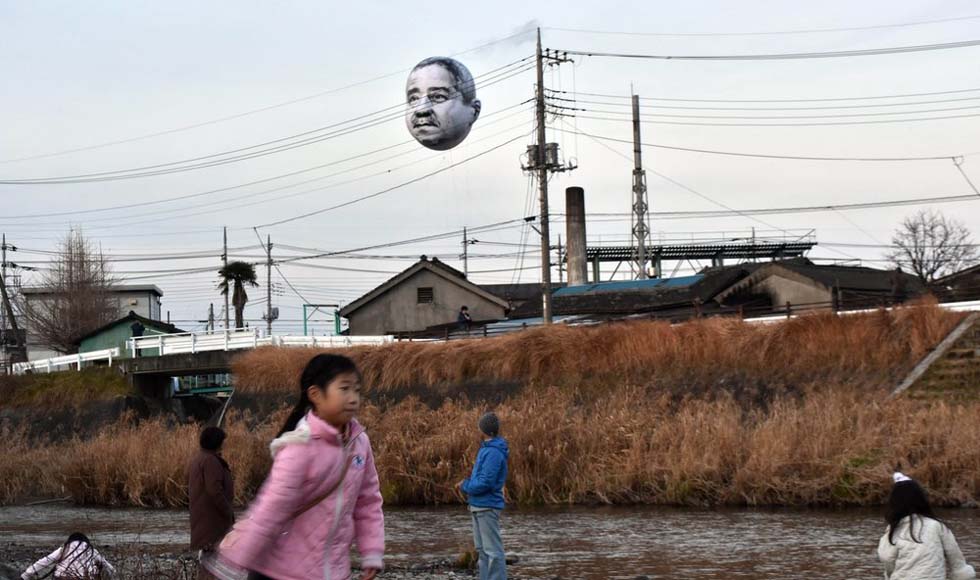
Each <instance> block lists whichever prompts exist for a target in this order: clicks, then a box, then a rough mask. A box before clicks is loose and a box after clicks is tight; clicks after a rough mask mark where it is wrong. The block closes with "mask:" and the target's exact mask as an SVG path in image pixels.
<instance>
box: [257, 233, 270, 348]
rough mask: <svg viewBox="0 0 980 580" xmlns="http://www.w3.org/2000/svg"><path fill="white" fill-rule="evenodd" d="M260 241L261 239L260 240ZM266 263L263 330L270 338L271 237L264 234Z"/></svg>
mask: <svg viewBox="0 0 980 580" xmlns="http://www.w3.org/2000/svg"><path fill="white" fill-rule="evenodd" d="M260 241H261V239H260ZM266 243H267V245H266V256H267V259H266V262H265V299H266V305H265V329H266V334H267V335H268V336H272V235H270V234H266Z"/></svg>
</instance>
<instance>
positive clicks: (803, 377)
mask: <svg viewBox="0 0 980 580" xmlns="http://www.w3.org/2000/svg"><path fill="white" fill-rule="evenodd" d="M957 320H958V317H957V316H956V315H951V314H948V313H944V312H942V311H939V310H938V309H930V308H920V309H907V310H899V311H896V312H894V313H883V312H882V313H875V314H871V315H866V316H853V317H840V318H838V317H836V316H823V315H818V316H812V317H807V318H805V319H799V320H794V321H791V322H789V323H786V324H782V325H777V326H771V327H756V326H748V325H745V324H743V323H741V322H738V321H733V320H709V321H703V322H695V323H691V324H685V325H680V326H674V327H671V326H668V325H666V324H663V323H636V324H617V325H610V326H601V327H594V328H564V327H557V328H554V329H548V330H540V331H529V332H525V333H521V334H518V335H514V336H507V337H503V338H499V339H494V340H486V341H462V342H455V343H449V344H398V345H393V346H390V347H384V348H373V349H359V350H356V351H354V352H353V353H352V354H353V355H354V356H355V358H357V359H358V361H359V363H360V366H361V368H362V369H363V371H364V374H365V382H366V383H367V384H368V385H369V387H373V388H375V389H378V390H379V391H381V392H385V391H391V390H395V389H399V388H405V387H415V388H421V389H434V390H436V391H437V392H446V393H448V394H451V393H453V389H454V385H458V384H461V383H465V382H470V381H483V382H493V381H518V382H521V383H523V384H525V385H530V386H533V388H525V389H523V390H521V391H520V392H517V393H514V394H512V395H510V396H508V397H506V398H505V399H504V400H503V401H502V402H501V403H500V404H499V405H498V406H497V408H496V410H497V412H498V414H499V415H500V416H501V418H502V420H503V425H504V435H505V436H506V437H507V438H508V440H509V441H510V444H511V450H512V453H511V458H510V478H509V482H508V487H507V494H508V496H509V498H510V500H511V501H513V502H516V503H518V504H539V503H589V502H605V503H652V504H680V505H706V504H726V505H871V504H877V503H880V501H881V500H882V499H883V497H884V495H885V493H886V492H887V490H888V487H889V474H890V472H891V469H892V468H893V467H894V466H895V465H896V463H901V464H902V465H903V466H904V468H905V469H906V470H907V471H909V472H910V473H911V474H912V475H913V476H914V477H916V478H917V479H919V480H920V481H922V482H923V483H924V484H925V485H926V486H927V487H928V488H929V489H930V491H931V493H932V495H933V497H934V498H935V499H936V501H937V502H938V503H940V504H948V505H955V504H960V503H963V502H967V501H970V500H972V499H973V498H974V497H976V496H977V494H978V493H980V446H977V444H976V442H977V441H980V420H978V419H980V402H976V401H972V402H971V401H966V402H964V403H963V404H962V405H948V404H945V403H943V402H935V401H923V400H906V399H899V400H888V399H886V398H885V396H884V395H885V393H886V392H887V391H886V389H884V388H881V387H885V386H890V385H891V384H892V383H893V382H894V380H895V379H897V377H898V376H899V375H900V374H901V373H902V372H903V371H904V370H905V369H907V368H909V367H910V366H911V365H912V364H914V363H915V361H917V360H918V359H919V358H921V357H922V356H923V355H924V354H925V353H926V351H927V350H928V349H929V348H930V347H932V346H933V345H934V344H936V343H937V342H938V341H939V340H940V339H941V338H942V337H943V336H944V335H945V333H946V332H948V330H949V329H950V328H951V327H952V326H953V325H955V323H956V321H957ZM312 352H313V351H309V350H294V349H266V350H260V351H257V352H254V353H250V354H248V355H246V356H244V357H243V358H242V359H241V360H240V361H239V362H238V363H237V365H236V372H237V373H238V380H239V383H240V384H241V385H242V386H244V387H246V388H250V389H252V390H254V391H258V392H267V393H281V394H284V395H285V396H283V403H284V404H285V403H287V402H288V400H289V399H290V398H291V397H292V396H293V391H294V390H295V389H296V381H297V376H298V374H299V372H300V370H301V368H302V366H303V364H304V363H305V362H306V360H308V358H309V357H310V356H311V354H312ZM346 352H350V351H346ZM732 385H734V387H733V386H732ZM740 385H741V387H740ZM745 385H749V386H751V385H761V387H760V388H761V389H763V390H766V399H765V403H766V404H764V405H752V404H747V402H748V403H751V402H752V399H751V398H746V397H745V396H744V395H745V392H744V388H745ZM719 386H721V387H723V388H719ZM789 387H792V388H789ZM706 393H709V394H710V396H703V395H704V394H706ZM679 394H680V395H681V396H678V395H679ZM484 407H485V404H483V403H471V402H468V401H467V400H466V398H465V397H450V398H447V399H446V401H445V402H443V403H442V404H441V405H439V406H437V407H436V408H433V407H431V406H429V405H425V404H422V403H421V402H420V401H419V399H417V398H415V397H407V398H404V399H402V400H401V401H400V402H390V401H389V402H386V403H385V404H384V405H378V404H368V405H366V406H365V409H364V410H363V413H362V420H363V422H364V423H365V424H366V425H367V427H368V431H369V434H370V435H371V439H372V441H373V445H374V449H375V455H376V457H377V462H378V469H379V472H380V476H381V481H382V487H383V493H384V495H385V497H386V499H387V501H388V502H389V503H393V504H420V503H451V502H458V501H461V497H460V496H459V495H458V492H456V491H454V489H453V484H454V483H455V482H456V481H458V480H459V479H461V478H462V477H464V476H465V475H467V474H468V471H469V469H470V467H471V462H472V460H473V458H474V456H475V454H476V451H477V448H478V446H479V437H478V433H477V432H476V429H475V424H476V420H477V417H478V416H479V414H480V413H481V412H483V411H484V410H485V408H484ZM283 418H284V411H280V412H278V413H276V414H274V415H273V416H269V417H261V418H256V417H250V416H243V415H238V414H233V415H232V416H230V418H229V422H228V427H227V429H228V431H229V433H230V436H229V439H228V441H227V443H226V456H227V457H228V460H229V462H230V463H231V465H232V468H233V470H234V472H235V476H236V482H237V485H236V489H237V498H236V499H237V501H238V503H239V504H244V503H246V502H247V501H248V499H249V498H250V497H252V495H254V493H255V491H256V489H257V487H258V486H259V485H260V484H261V482H262V480H263V479H264V476H265V474H266V471H267V469H268V466H269V461H270V460H269V458H268V452H267V447H266V446H267V444H268V442H269V440H270V439H271V438H272V436H273V435H274V434H275V432H276V430H277V428H278V427H279V424H280V422H281V421H282V420H283ZM7 440H8V445H7V446H6V447H5V448H0V502H10V501H14V500H16V499H17V498H19V497H24V496H27V495H30V496H45V495H47V496H59V495H61V494H63V493H67V494H70V495H71V496H72V497H73V498H74V499H75V501H77V502H79V503H94V504H103V505H138V506H182V505H185V504H186V501H187V497H186V493H187V491H186V475H185V472H184V470H185V466H186V464H187V461H188V460H189V459H190V457H191V456H192V455H193V453H194V452H195V449H196V445H197V443H196V442H197V428H195V427H190V426H170V425H168V424H167V423H165V422H163V421H147V422H143V423H141V424H138V425H134V424H131V423H130V422H127V421H124V422H121V423H120V424H119V425H116V426H114V427H112V428H110V429H108V430H106V431H105V432H103V433H101V434H99V435H98V436H96V437H94V438H92V439H89V440H84V441H83V440H77V439H76V440H74V441H70V442H65V443H59V444H44V443H28V441H27V440H26V438H25V437H23V436H22V435H21V436H18V435H17V434H8V437H7Z"/></svg>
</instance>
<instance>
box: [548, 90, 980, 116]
mask: <svg viewBox="0 0 980 580" xmlns="http://www.w3.org/2000/svg"><path fill="white" fill-rule="evenodd" d="M548 99H549V100H552V101H561V102H567V103H575V104H580V103H584V104H587V105H604V106H611V107H623V108H630V107H632V103H630V102H629V101H626V102H622V103H617V102H610V101H591V100H587V99H566V98H563V97H548ZM977 99H980V95H978V96H975V97H959V98H955V99H939V100H928V101H907V102H902V103H865V104H862V105H821V106H815V107H721V106H708V107H689V106H686V105H644V108H646V109H676V110H683V111H766V112H768V111H827V110H840V109H878V108H882V107H904V106H906V105H909V106H911V105H935V104H942V103H961V102H964V101H975V100H977ZM586 110H588V109H586ZM620 114H626V113H620Z"/></svg>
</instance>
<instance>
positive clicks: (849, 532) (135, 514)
mask: <svg viewBox="0 0 980 580" xmlns="http://www.w3.org/2000/svg"><path fill="white" fill-rule="evenodd" d="M978 515H980V514H978V513H977V512H976V511H973V510H952V511H945V512H942V513H941V516H940V517H943V518H945V519H946V521H947V522H948V523H949V524H950V526H951V527H952V529H953V531H954V533H955V534H956V536H957V538H958V539H959V542H960V547H961V548H962V549H963V552H964V554H965V555H966V558H967V561H969V562H970V563H972V564H978V563H980V529H977V526H976V525H975V523H976V521H977V518H978ZM385 516H386V533H387V540H388V549H387V555H386V559H387V561H388V562H390V563H392V564H399V565H403V566H411V565H413V564H417V563H429V562H432V561H436V560H440V559H445V558H452V557H455V556H456V555H458V554H459V553H460V552H462V551H463V550H464V549H466V548H468V547H469V546H470V545H471V539H470V523H469V516H468V514H467V513H466V512H465V511H464V509H462V508H452V509H449V508H446V509H441V508H440V509H434V508H424V509H405V508H391V509H387V510H386V512H385ZM502 523H503V530H504V542H505V545H506V548H507V551H508V552H512V553H515V554H517V555H518V556H519V557H520V562H519V564H517V565H516V566H515V567H514V571H515V572H517V573H520V574H522V575H525V576H535V577H542V578H548V577H553V576H561V577H563V578H626V579H632V578H635V577H636V576H638V575H646V576H649V577H651V578H698V579H700V578H705V579H726V580H727V579H732V578H747V579H748V578H751V579H754V580H769V579H777V578H778V579H790V578H793V579H796V578H814V579H851V578H868V579H877V578H881V568H880V567H879V565H878V562H877V558H876V556H875V548H876V546H877V542H878V538H879V537H880V535H881V533H882V531H883V528H884V525H883V523H882V521H881V518H880V516H879V515H878V512H877V511H873V510H846V511H829V510H810V511H802V510H783V509H780V510H759V509H740V510H694V509H673V508H565V509H540V510H511V511H508V512H505V515H504V518H503V520H502ZM187 530H188V518H187V514H186V512H183V511H161V510H130V509H126V510H109V509H86V508H77V507H70V506H64V505H48V506H38V507H6V508H0V563H7V562H6V561H5V559H4V555H3V554H2V551H3V550H4V547H5V546H6V547H7V549H8V550H9V549H10V546H12V545H13V544H18V545H19V551H21V552H23V548H24V547H25V546H26V547H28V548H31V547H34V546H36V548H37V556H38V557H39V556H41V555H43V554H46V553H47V551H49V550H50V549H52V548H53V547H55V546H56V545H57V544H59V543H60V542H63V541H64V539H65V538H66V537H67V536H68V534H69V533H70V532H72V531H83V532H85V533H87V534H88V535H89V536H90V537H92V539H93V540H94V541H95V542H96V543H97V545H103V546H113V545H131V544H142V545H145V546H147V547H150V548H151V549H154V550H156V549H161V550H163V549H165V550H170V551H173V552H180V551H182V550H183V548H184V546H186V544H187V542H188V532H187ZM7 557H8V558H9V557H10V556H9V555H8V556H7Z"/></svg>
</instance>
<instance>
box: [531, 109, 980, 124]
mask: <svg viewBox="0 0 980 580" xmlns="http://www.w3.org/2000/svg"><path fill="white" fill-rule="evenodd" d="M548 106H549V107H551V108H553V109H558V110H565V109H568V110H574V111H584V112H594V113H603V114H607V115H608V114H612V115H623V116H624V117H625V116H631V115H632V113H631V112H629V111H611V110H608V109H581V108H572V107H562V106H560V105H548ZM978 108H980V105H967V106H961V107H943V108H939V109H916V110H912V111H875V112H872V113H835V114H829V115H689V114H679V113H643V114H641V115H640V117H641V118H643V119H651V118H656V119H660V118H678V119H723V120H725V119H748V120H781V119H843V118H855V117H858V118H865V117H883V116H887V115H920V114H927V113H947V112H951V111H965V110H972V109H978ZM624 120H625V119H624Z"/></svg>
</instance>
